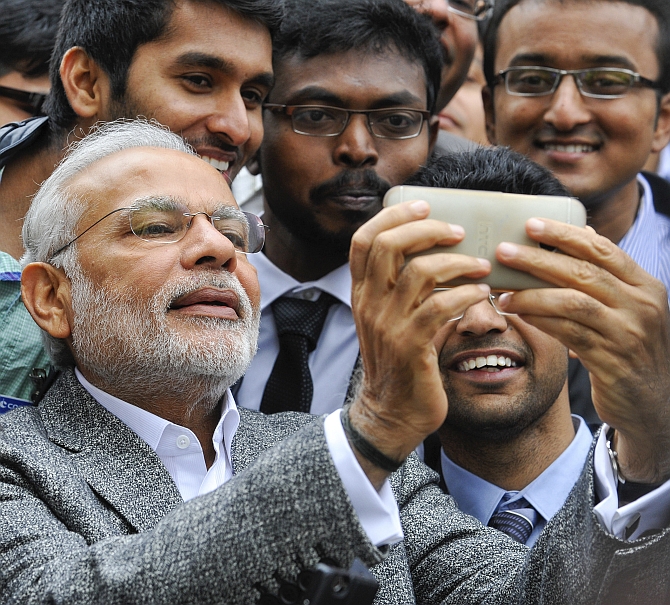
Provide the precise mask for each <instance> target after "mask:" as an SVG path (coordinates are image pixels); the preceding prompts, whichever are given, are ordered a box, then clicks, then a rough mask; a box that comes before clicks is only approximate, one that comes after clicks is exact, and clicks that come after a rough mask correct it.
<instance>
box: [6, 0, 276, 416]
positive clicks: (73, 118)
mask: <svg viewBox="0 0 670 605" xmlns="http://www.w3.org/2000/svg"><path fill="white" fill-rule="evenodd" d="M282 14H283V12H282V3H281V0H255V1H254V2H250V1H249V0H178V1H177V2H172V1H171V0H146V1H142V2H118V0H69V1H67V2H66V3H65V5H64V7H63V13H62V17H61V22H60V29H59V33H58V37H57V41H56V47H55V50H54V55H53V58H52V62H51V85H52V93H51V95H50V97H49V98H48V99H47V102H46V104H45V106H44V111H45V112H46V114H47V117H40V118H35V119H32V120H29V121H27V122H25V123H21V124H20V125H16V124H11V125H9V126H7V127H6V128H5V129H3V130H0V178H1V179H2V180H1V181H0V261H1V262H2V272H1V273H0V282H1V283H0V285H1V287H2V288H1V290H0V292H1V293H2V297H3V298H2V305H1V308H2V309H3V313H2V316H3V326H2V327H3V333H4V334H5V335H6V337H5V341H6V342H3V354H4V355H5V356H6V362H5V363H3V364H2V365H1V366H0V394H4V395H9V396H12V397H14V398H16V405H21V404H23V405H25V404H28V403H29V401H27V399H28V398H29V397H28V396H27V393H29V392H30V390H31V383H30V379H29V376H28V375H29V373H30V372H31V369H32V368H35V367H39V368H44V366H45V364H46V356H45V355H44V352H43V350H42V349H41V347H40V346H39V334H38V333H37V332H36V331H35V327H34V324H33V322H32V321H31V320H30V318H29V316H28V314H27V313H26V311H25V308H24V307H23V303H22V302H21V300H20V296H19V281H18V280H19V279H20V272H21V270H20V266H19V264H18V259H19V258H20V257H21V254H22V253H23V244H22V242H21V237H20V233H21V221H22V218H23V216H25V214H26V212H27V210H28V207H29V204H30V200H31V198H32V196H33V195H34V194H35V192H36V191H37V189H38V186H39V184H40V183H41V182H43V181H44V179H46V178H47V177H48V176H49V175H50V174H51V172H52V171H53V169H54V166H55V165H56V164H57V163H58V161H59V160H60V158H61V157H62V154H63V149H64V148H65V147H66V146H67V144H68V142H70V141H72V140H75V139H77V138H81V137H82V136H84V135H86V133H87V132H88V129H89V128H90V127H91V126H92V125H93V124H94V123H95V122H96V121H98V120H113V119H116V118H119V117H125V118H130V119H133V118H136V117H137V116H145V117H147V118H154V119H157V120H159V121H160V122H161V123H163V124H165V125H167V126H168V127H169V128H170V129H171V130H173V131H174V132H176V133H178V134H180V135H181V136H183V137H184V139H186V140H187V141H188V142H189V143H190V144H191V145H192V146H193V147H195V149H196V151H197V152H198V153H199V154H200V156H201V157H202V158H203V159H204V160H206V161H207V162H209V163H210V164H212V165H213V166H214V167H215V168H216V169H217V170H220V171H221V172H222V173H223V174H224V175H225V176H226V177H227V178H228V179H230V180H232V179H233V178H234V177H235V175H236V174H237V173H238V172H239V170H240V169H241V168H242V166H244V164H245V162H246V161H247V160H248V159H249V158H250V157H251V155H252V154H253V153H254V152H255V151H256V149H257V148H258V146H259V145H260V142H261V138H262V136H263V125H262V115H261V103H262V101H263V99H264V98H265V96H266V95H267V93H268V90H269V89H270V86H271V84H272V41H271V35H272V33H273V32H274V30H275V29H276V28H277V27H278V24H279V22H280V20H281V16H282ZM18 343H21V344H18ZM17 367H18V368H22V369H23V374H24V375H23V376H22V377H21V378H20V377H18V376H16V371H15V370H14V374H12V375H10V373H9V371H10V370H13V369H14V368H17ZM15 383H18V385H19V387H18V388H9V387H10V385H12V384H15ZM3 387H7V388H3Z"/></svg>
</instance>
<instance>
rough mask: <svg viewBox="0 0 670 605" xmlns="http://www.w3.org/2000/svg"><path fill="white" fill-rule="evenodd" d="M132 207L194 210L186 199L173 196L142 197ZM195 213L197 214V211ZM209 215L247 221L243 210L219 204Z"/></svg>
mask: <svg viewBox="0 0 670 605" xmlns="http://www.w3.org/2000/svg"><path fill="white" fill-rule="evenodd" d="M132 207H133V208H137V209H142V208H155V209H156V210H183V211H184V212H191V210H192V209H191V208H189V206H188V204H187V202H186V200H185V199H183V198H181V197H178V196H171V195H158V196H154V195H148V196H145V197H141V198H138V199H136V200H135V201H134V202H133V205H132ZM194 212H197V210H196V211H194ZM203 212H204V211H203ZM207 214H209V215H210V216H218V217H220V218H233V219H238V220H241V221H246V217H245V216H244V213H243V212H242V210H240V209H239V208H236V207H235V206H231V205H229V204H219V205H218V206H216V207H215V208H214V210H212V211H211V212H208V213H207Z"/></svg>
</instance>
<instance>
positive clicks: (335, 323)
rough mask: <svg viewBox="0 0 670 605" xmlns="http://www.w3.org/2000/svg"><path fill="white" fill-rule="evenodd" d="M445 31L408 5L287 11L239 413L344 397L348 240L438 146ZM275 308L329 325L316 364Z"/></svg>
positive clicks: (385, 1)
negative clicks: (252, 334) (255, 329)
mask: <svg viewBox="0 0 670 605" xmlns="http://www.w3.org/2000/svg"><path fill="white" fill-rule="evenodd" d="M435 34H436V32H435V29H434V28H433V27H432V25H431V23H430V21H429V20H428V19H427V18H426V17H425V16H423V15H420V14H418V13H417V12H416V11H414V10H412V9H411V8H410V7H409V6H407V5H406V4H405V3H404V2H402V1H401V0H382V1H372V0H355V1H351V2H339V1H333V0H329V1H327V2H322V3H320V4H319V5H318V10H315V9H314V6H313V3H312V2H308V1H306V0H300V1H293V2H290V3H288V4H287V16H286V19H285V21H284V23H283V25H282V28H281V31H280V33H279V34H278V36H277V37H276V38H275V44H274V67H275V78H276V82H275V86H274V88H273V89H272V91H271V93H270V96H269V97H268V102H267V103H266V105H265V112H264V126H265V137H264V139H263V144H262V146H261V149H260V151H259V154H258V157H259V160H260V167H261V172H262V175H263V183H264V195H265V212H264V214H263V221H264V222H265V224H266V225H268V226H269V227H270V229H269V231H268V237H267V243H266V247H265V249H264V254H263V255H258V257H257V258H254V259H253V260H252V262H253V263H254V264H255V266H256V268H257V270H258V273H259V281H260V283H261V289H262V301H261V308H262V316H261V336H260V342H259V354H258V356H257V357H256V358H255V360H254V362H253V363H252V365H251V367H250V369H249V371H248V372H247V374H246V375H245V377H244V379H243V381H242V383H241V387H240V391H239V397H240V400H241V401H243V402H244V404H243V405H245V406H249V407H251V408H254V409H258V408H259V407H260V409H261V410H263V411H271V410H272V411H278V410H280V409H284V407H287V406H297V407H298V408H299V409H302V410H303V411H308V410H309V409H310V403H311V401H312V398H313V400H314V401H315V402H317V403H316V406H315V407H312V408H311V409H312V411H313V412H315V413H320V412H326V411H332V410H334V409H337V408H338V407H340V406H341V405H342V404H343V403H344V400H345V398H346V394H347V389H348V385H349V379H350V377H351V375H352V371H353V369H354V365H355V363H356V359H357V356H358V341H357V338H356V328H355V326H354V322H353V317H352V315H351V301H350V291H351V281H350V279H351V278H350V274H349V267H348V264H347V258H348V252H349V245H350V243H351V237H352V235H353V233H354V232H355V231H356V229H357V228H358V227H359V226H360V225H362V224H363V223H364V222H365V221H367V220H368V219H370V218H371V217H372V216H374V215H375V214H377V213H378V212H379V211H380V210H381V207H382V198H383V196H384V194H385V193H386V191H387V190H388V189H389V188H390V187H391V186H393V185H398V184H400V183H402V182H403V181H404V180H405V179H407V178H408V177H409V176H410V175H412V174H413V173H414V172H416V171H417V170H418V169H419V167H420V166H421V165H422V164H423V163H424V162H425V161H426V159H427V158H428V155H429V153H430V150H431V148H432V146H433V143H434V141H435V136H436V134H437V118H436V117H435V116H434V108H435V102H436V98H437V92H438V90H439V86H440V67H441V56H442V48H441V46H440V43H439V41H438V39H437V36H436V35H435ZM323 293H325V294H327V295H328V296H327V297H326V296H323ZM287 299H289V300H287ZM296 299H302V300H300V302H298V303H296V302H295V300H296ZM319 300H320V301H321V302H318V301H319ZM278 305H279V306H281V307H282V310H280V313H282V314H284V315H285V314H286V313H289V315H290V314H291V313H294V312H295V313H299V312H301V311H304V312H305V313H306V315H305V316H297V317H298V319H297V320H296V323H298V324H303V325H304V324H305V323H308V324H311V323H312V322H314V324H319V325H320V326H322V330H321V333H320V334H318V333H317V334H311V335H308V336H307V338H309V339H310V342H309V343H308V344H305V345H304V346H305V347H307V353H309V356H308V360H307V361H305V357H304V352H299V351H296V352H294V353H288V351H290V350H291V349H290V347H295V346H303V345H295V344H292V343H288V345H287V346H285V345H284V344H281V345H280V341H281V342H283V334H284V333H285V331H286V330H291V328H290V327H289V326H284V325H282V326H278V324H277V317H276V312H277V311H276V309H277V306H278ZM321 305H323V308H321V309H319V308H318V307H319V306H321ZM287 307H290V309H289V310H288V311H285V309H286V308H287ZM298 307H301V309H300V310H295V311H294V309H297V308H298ZM310 313H313V314H314V315H315V316H316V317H317V319H314V320H313V319H312V318H311V317H312V316H310ZM282 321H283V320H282ZM317 327H318V326H317ZM293 331H295V330H293ZM316 331H317V332H318V330H316ZM280 333H281V334H280ZM291 338H292V337H291ZM310 347H311V348H310ZM280 350H281V351H282V353H280ZM302 351H304V349H303V350H302ZM288 355H291V357H290V358H289V357H288ZM301 355H303V356H302V357H301ZM284 359H288V361H286V363H287V364H289V366H290V365H292V367H288V366H283V365H282V364H283V363H284ZM305 363H307V364H308V367H305V365H304V364H305ZM280 368H285V371H284V374H285V375H286V376H287V378H286V380H284V381H282V379H280V378H279V377H278V376H279V372H280ZM286 368H288V369H286ZM281 371H283V370H281ZM292 371H295V373H294V374H291V372H292ZM295 376H299V377H298V378H296V377H295ZM275 381H276V382H275ZM270 383H272V384H274V385H277V386H268V384H270ZM286 383H289V384H288V385H287V384H286ZM291 384H293V385H300V388H298V389H293V390H291V389H290V385H291ZM270 391H273V392H274V393H284V395H283V396H282V395H279V396H277V397H275V396H274V395H273V394H271V392H270ZM278 399H283V400H284V403H278V401H277V400H278Z"/></svg>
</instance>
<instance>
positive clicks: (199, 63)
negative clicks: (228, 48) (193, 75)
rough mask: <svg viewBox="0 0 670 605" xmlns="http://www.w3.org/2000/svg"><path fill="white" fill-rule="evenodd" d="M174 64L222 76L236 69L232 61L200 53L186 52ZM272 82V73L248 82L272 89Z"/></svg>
mask: <svg viewBox="0 0 670 605" xmlns="http://www.w3.org/2000/svg"><path fill="white" fill-rule="evenodd" d="M175 63H176V65H179V66H181V67H196V68H197V67H206V68H208V69H215V70H216V71H220V72H221V73H224V74H232V73H234V72H235V71H236V69H237V66H236V65H235V63H233V62H232V61H226V60H225V59H222V58H221V57H216V56H214V55H208V54H207V53H200V52H188V53H184V54H183V55H179V56H178V57H177V60H176V61H175ZM274 81H275V78H274V75H273V74H272V72H269V71H266V72H262V73H259V74H256V75H255V76H253V77H252V78H251V79H250V80H249V81H248V82H250V83H255V84H260V85H261V86H267V87H268V88H272V86H273V84H274Z"/></svg>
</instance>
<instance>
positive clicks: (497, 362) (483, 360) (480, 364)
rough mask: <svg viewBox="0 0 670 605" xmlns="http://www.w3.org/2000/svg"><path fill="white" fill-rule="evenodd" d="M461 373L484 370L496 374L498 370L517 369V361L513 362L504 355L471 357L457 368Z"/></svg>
mask: <svg viewBox="0 0 670 605" xmlns="http://www.w3.org/2000/svg"><path fill="white" fill-rule="evenodd" d="M456 367H457V368H458V370H459V371H460V372H469V371H470V370H474V369H475V368H477V369H478V370H480V369H483V370H484V371H486V372H496V371H498V368H515V367H517V364H516V361H512V360H511V359H510V358H509V357H503V356H502V355H500V356H498V355H489V356H487V357H471V358H470V359H464V360H463V361H461V362H459V363H458V365H457V366H456Z"/></svg>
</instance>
